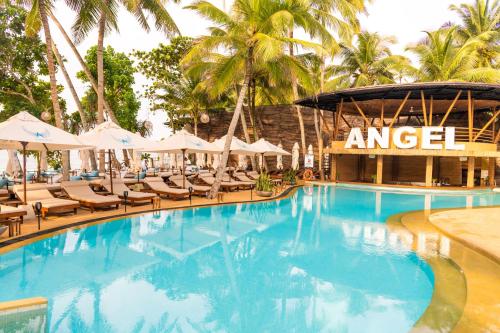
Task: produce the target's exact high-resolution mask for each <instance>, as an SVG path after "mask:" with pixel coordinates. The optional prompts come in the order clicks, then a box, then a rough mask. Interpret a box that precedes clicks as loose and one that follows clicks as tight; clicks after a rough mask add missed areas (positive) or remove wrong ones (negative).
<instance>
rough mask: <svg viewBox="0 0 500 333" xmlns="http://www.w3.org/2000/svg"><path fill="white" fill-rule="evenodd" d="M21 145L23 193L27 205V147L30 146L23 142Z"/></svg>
mask: <svg viewBox="0 0 500 333" xmlns="http://www.w3.org/2000/svg"><path fill="white" fill-rule="evenodd" d="M21 145H22V146H23V192H24V204H25V205H26V204H27V202H28V198H26V193H27V191H26V146H27V145H28V143H27V142H24V141H23V142H21Z"/></svg>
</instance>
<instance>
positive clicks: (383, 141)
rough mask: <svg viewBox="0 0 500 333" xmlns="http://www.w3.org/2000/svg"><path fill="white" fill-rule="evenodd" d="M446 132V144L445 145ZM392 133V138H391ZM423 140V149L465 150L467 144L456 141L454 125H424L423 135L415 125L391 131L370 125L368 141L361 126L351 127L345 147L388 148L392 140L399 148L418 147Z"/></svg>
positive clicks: (421, 145) (421, 144)
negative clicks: (419, 133)
mask: <svg viewBox="0 0 500 333" xmlns="http://www.w3.org/2000/svg"><path fill="white" fill-rule="evenodd" d="M443 133H444V145H443ZM391 135H392V138H391ZM419 139H420V140H421V143H420V147H421V149H434V150H441V149H443V148H444V149H446V150H465V145H463V144H457V143H456V142H455V128H454V127H440V126H425V127H422V131H421V136H420V137H419V136H418V135H417V130H416V129H415V128H414V127H410V126H403V127H398V128H396V129H394V131H393V132H392V133H391V131H390V128H388V127H383V128H381V129H380V130H379V129H377V128H375V127H369V128H368V130H367V139H366V142H365V140H364V138H363V132H362V131H361V128H359V127H354V128H352V129H351V132H350V133H349V136H348V138H347V142H346V143H345V145H344V148H346V149H351V148H357V149H365V148H368V149H375V148H381V149H387V148H390V144H389V143H390V142H391V141H392V143H393V145H394V146H395V147H397V148H399V149H413V148H417V144H418V140H419Z"/></svg>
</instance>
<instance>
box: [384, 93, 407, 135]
mask: <svg viewBox="0 0 500 333" xmlns="http://www.w3.org/2000/svg"><path fill="white" fill-rule="evenodd" d="M410 95H411V91H408V93H407V94H406V97H405V99H404V100H403V101H402V102H401V104H400V105H399V108H398V110H397V111H396V113H395V114H394V117H393V118H392V120H391V123H390V124H389V128H391V127H392V125H394V122H395V121H396V119H397V118H398V116H399V114H400V113H401V110H403V108H404V106H405V104H406V101H408V98H409V97H410Z"/></svg>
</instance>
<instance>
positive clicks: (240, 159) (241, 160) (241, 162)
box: [238, 155, 247, 170]
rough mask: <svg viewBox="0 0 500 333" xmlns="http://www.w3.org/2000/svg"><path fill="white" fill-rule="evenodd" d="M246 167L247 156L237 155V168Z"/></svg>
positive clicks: (242, 168) (243, 168)
mask: <svg viewBox="0 0 500 333" xmlns="http://www.w3.org/2000/svg"><path fill="white" fill-rule="evenodd" d="M246 168H247V157H246V156H245V155H238V169H240V170H245V169H246Z"/></svg>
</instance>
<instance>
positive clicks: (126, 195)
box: [123, 191, 128, 213]
mask: <svg viewBox="0 0 500 333" xmlns="http://www.w3.org/2000/svg"><path fill="white" fill-rule="evenodd" d="M127 198H128V191H123V201H124V203H125V205H124V206H125V213H126V212H127Z"/></svg>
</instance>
